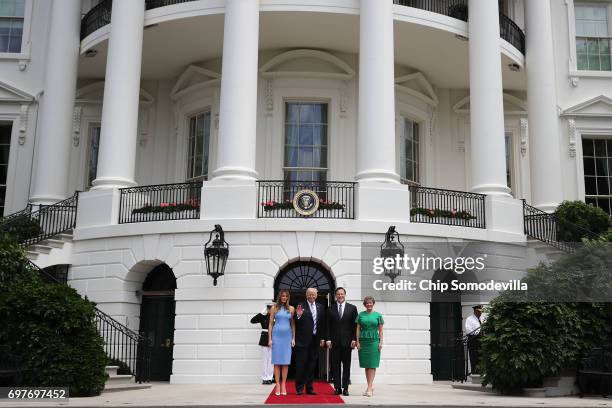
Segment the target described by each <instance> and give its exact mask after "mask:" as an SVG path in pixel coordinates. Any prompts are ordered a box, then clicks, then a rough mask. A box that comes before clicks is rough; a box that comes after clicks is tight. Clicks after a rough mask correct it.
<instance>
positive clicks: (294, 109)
mask: <svg viewBox="0 0 612 408" xmlns="http://www.w3.org/2000/svg"><path fill="white" fill-rule="evenodd" d="M299 117H300V105H299V104H297V103H288V104H287V118H286V123H298V119H299Z"/></svg>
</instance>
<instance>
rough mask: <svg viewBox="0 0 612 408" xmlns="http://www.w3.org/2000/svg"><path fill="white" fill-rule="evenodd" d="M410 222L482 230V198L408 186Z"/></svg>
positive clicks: (483, 221)
mask: <svg viewBox="0 0 612 408" xmlns="http://www.w3.org/2000/svg"><path fill="white" fill-rule="evenodd" d="M408 188H409V189H410V201H411V206H410V221H412V222H422V223H426V224H443V225H453V226H459V227H470V228H486V222H485V206H484V199H485V195H484V194H477V193H470V192H466V191H455V190H443V189H439V188H430V187H421V186H409V187H408Z"/></svg>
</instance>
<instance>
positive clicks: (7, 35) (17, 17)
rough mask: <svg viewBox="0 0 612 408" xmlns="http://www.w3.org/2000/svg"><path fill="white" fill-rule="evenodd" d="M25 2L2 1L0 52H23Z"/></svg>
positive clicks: (22, 0) (0, 8)
mask: <svg viewBox="0 0 612 408" xmlns="http://www.w3.org/2000/svg"><path fill="white" fill-rule="evenodd" d="M24 10H25V0H0V52H11V53H19V52H21V38H22V36H23V16H24Z"/></svg>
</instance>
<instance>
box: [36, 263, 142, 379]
mask: <svg viewBox="0 0 612 408" xmlns="http://www.w3.org/2000/svg"><path fill="white" fill-rule="evenodd" d="M28 262H29V264H30V266H31V267H32V268H34V269H35V270H36V271H37V272H38V274H39V276H41V278H43V279H44V280H46V281H47V282H51V283H57V284H60V285H63V284H65V283H63V282H61V281H59V280H58V279H57V278H56V277H55V276H53V275H51V274H49V273H47V272H46V271H45V270H44V269H41V268H40V267H39V266H38V265H36V264H34V263H33V262H32V261H30V260H28ZM94 310H95V315H94V319H95V322H96V328H97V329H98V332H99V333H100V336H101V337H102V339H103V340H104V344H105V347H104V352H105V353H106V355H107V357H108V358H110V359H114V360H119V361H122V362H124V363H125V364H126V365H127V366H128V367H129V368H130V371H131V372H132V374H133V375H134V377H135V380H136V382H138V383H142V382H148V381H150V380H151V345H152V344H151V340H150V339H149V338H148V337H147V336H145V335H143V334H141V333H138V332H136V331H134V330H132V329H130V328H129V327H127V326H126V325H124V324H123V323H121V322H119V321H118V320H116V319H115V318H113V317H111V316H109V315H108V314H106V313H104V312H103V311H101V310H100V309H98V307H97V306H94ZM109 329H110V330H114V331H115V332H114V333H112V334H110V335H108V333H105V332H108V331H109ZM116 332H119V333H120V334H122V335H124V336H125V337H127V339H128V341H127V342H123V343H121V344H117V342H118V335H117V334H116ZM109 339H111V340H112V341H113V342H114V343H112V344H108V340H109ZM128 343H129V344H128Z"/></svg>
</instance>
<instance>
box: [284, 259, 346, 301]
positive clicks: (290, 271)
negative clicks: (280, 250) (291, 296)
mask: <svg viewBox="0 0 612 408" xmlns="http://www.w3.org/2000/svg"><path fill="white" fill-rule="evenodd" d="M335 286H336V285H335V283H334V280H333V278H332V276H331V274H330V273H329V271H327V269H325V268H324V267H323V266H322V265H321V264H319V263H316V262H313V261H298V262H293V263H290V264H289V265H287V266H286V267H285V268H283V270H281V272H280V273H279V275H278V277H277V278H276V282H275V284H274V289H275V293H278V291H279V290H281V289H287V290H289V291H290V292H305V291H306V289H308V288H316V289H317V290H318V292H319V294H322V293H331V292H333V291H334V289H335Z"/></svg>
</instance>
